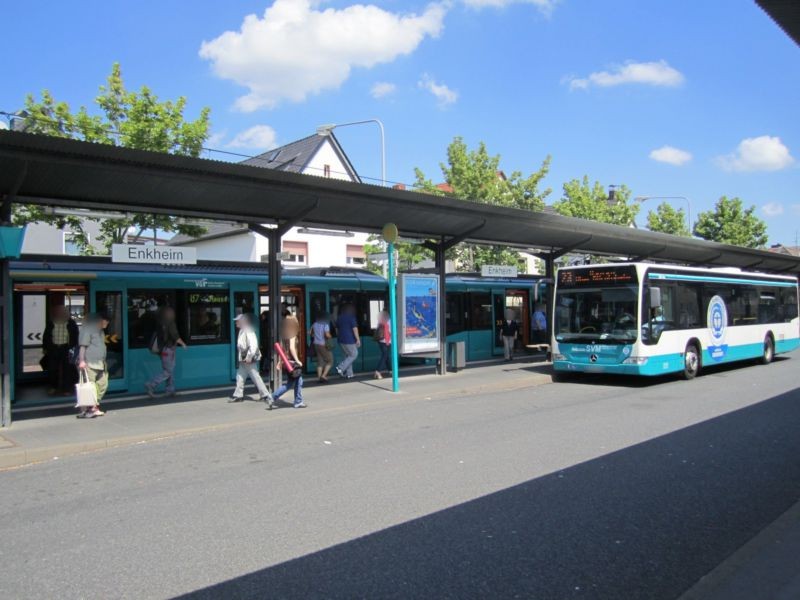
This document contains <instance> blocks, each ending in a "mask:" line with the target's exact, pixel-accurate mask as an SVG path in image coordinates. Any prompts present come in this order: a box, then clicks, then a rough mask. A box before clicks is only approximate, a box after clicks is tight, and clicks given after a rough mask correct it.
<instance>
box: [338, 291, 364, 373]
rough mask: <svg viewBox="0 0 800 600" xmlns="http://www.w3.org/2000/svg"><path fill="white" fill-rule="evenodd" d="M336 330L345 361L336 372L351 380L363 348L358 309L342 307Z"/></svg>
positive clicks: (351, 306)
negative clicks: (357, 314) (357, 319)
mask: <svg viewBox="0 0 800 600" xmlns="http://www.w3.org/2000/svg"><path fill="white" fill-rule="evenodd" d="M336 329H337V331H338V334H339V345H340V346H341V347H342V352H344V360H343V361H342V362H340V363H339V365H338V366H337V367H336V372H337V373H339V375H341V376H342V377H344V378H345V379H350V378H352V377H353V362H355V360H356V358H358V349H359V348H360V347H361V336H360V335H359V334H358V321H356V309H355V307H354V306H353V305H352V304H347V305H345V306H343V307H342V311H341V312H340V313H339V318H338V319H336Z"/></svg>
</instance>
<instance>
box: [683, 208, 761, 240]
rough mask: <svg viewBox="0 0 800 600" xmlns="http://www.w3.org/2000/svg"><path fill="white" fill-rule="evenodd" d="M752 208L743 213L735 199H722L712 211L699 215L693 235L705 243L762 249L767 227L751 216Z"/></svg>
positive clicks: (753, 209) (743, 209) (744, 210)
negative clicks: (720, 243)
mask: <svg viewBox="0 0 800 600" xmlns="http://www.w3.org/2000/svg"><path fill="white" fill-rule="evenodd" d="M755 211H756V207H755V206H751V207H750V208H748V209H745V208H744V206H743V205H742V201H741V200H740V199H739V198H730V199H728V198H727V197H725V196H722V197H721V198H720V199H719V200H718V201H717V203H716V205H715V206H714V210H709V211H706V212H701V213H700V214H699V215H698V217H697V223H695V226H694V234H695V235H696V236H697V237H701V238H703V239H705V240H710V241H713V242H722V243H724V244H733V245H734V246H744V247H745V248H762V247H764V246H766V245H767V241H768V239H769V238H768V236H767V224H766V223H764V221H762V220H761V219H759V218H758V217H757V216H756V215H755Z"/></svg>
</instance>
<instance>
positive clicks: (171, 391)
mask: <svg viewBox="0 0 800 600" xmlns="http://www.w3.org/2000/svg"><path fill="white" fill-rule="evenodd" d="M154 336H155V339H154V340H153V342H154V343H155V344H157V346H158V348H160V350H161V351H160V356H161V373H159V374H158V375H156V376H155V377H153V378H152V379H151V380H150V381H148V382H147V383H145V384H144V388H145V390H146V391H147V395H148V396H150V397H151V398H155V390H156V388H157V387H158V386H159V385H161V384H162V383H163V382H165V381H166V382H167V387H166V394H167V395H168V396H174V395H175V363H176V356H175V354H176V352H175V351H176V350H177V349H178V346H180V347H181V348H186V342H184V341H183V339H182V338H181V334H180V333H178V326H177V325H176V324H175V309H173V308H172V307H171V306H167V307H165V308H164V309H163V310H162V311H161V319H160V320H159V323H158V325H156V331H155V332H154Z"/></svg>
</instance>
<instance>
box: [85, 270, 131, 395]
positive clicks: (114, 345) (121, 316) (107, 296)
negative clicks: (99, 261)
mask: <svg viewBox="0 0 800 600" xmlns="http://www.w3.org/2000/svg"><path fill="white" fill-rule="evenodd" d="M89 298H90V308H89V310H90V312H102V313H105V315H106V316H107V317H108V327H106V331H105V333H106V364H107V365H108V391H109V392H118V391H123V390H127V389H128V379H127V376H128V373H127V371H126V368H125V364H126V362H127V358H128V344H127V340H126V336H125V332H127V331H128V312H127V306H128V300H127V291H126V290H125V287H124V286H123V285H122V284H120V283H118V282H114V281H92V282H91V284H90V294H89Z"/></svg>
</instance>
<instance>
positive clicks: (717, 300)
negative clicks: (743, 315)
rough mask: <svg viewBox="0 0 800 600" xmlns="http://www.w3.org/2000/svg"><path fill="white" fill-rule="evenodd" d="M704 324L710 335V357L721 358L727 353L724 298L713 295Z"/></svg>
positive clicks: (726, 317) (726, 324)
mask: <svg viewBox="0 0 800 600" xmlns="http://www.w3.org/2000/svg"><path fill="white" fill-rule="evenodd" d="M706 324H707V326H708V333H709V335H710V336H711V344H710V345H709V347H708V352H709V354H710V355H711V358H712V359H714V360H722V359H723V358H725V355H726V354H727V353H728V345H727V344H726V343H725V336H726V333H727V326H728V307H727V306H725V300H723V299H722V297H720V296H714V297H713V298H711V301H710V302H709V303H708V312H707V313H706Z"/></svg>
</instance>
